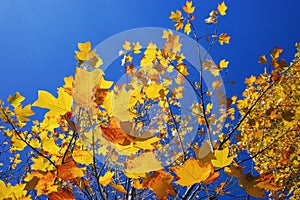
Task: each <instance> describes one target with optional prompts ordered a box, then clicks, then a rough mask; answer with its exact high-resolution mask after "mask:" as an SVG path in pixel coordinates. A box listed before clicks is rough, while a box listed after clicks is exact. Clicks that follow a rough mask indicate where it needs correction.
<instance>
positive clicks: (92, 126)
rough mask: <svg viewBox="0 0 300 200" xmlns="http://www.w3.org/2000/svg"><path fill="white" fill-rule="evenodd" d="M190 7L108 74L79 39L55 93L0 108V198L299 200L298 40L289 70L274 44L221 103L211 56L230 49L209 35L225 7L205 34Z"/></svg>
mask: <svg viewBox="0 0 300 200" xmlns="http://www.w3.org/2000/svg"><path fill="white" fill-rule="evenodd" d="M195 9H196V7H195V5H194V4H193V2H192V1H186V3H185V4H184V5H182V7H181V8H178V9H177V10H174V11H171V12H170V16H169V18H170V20H172V21H173V22H174V28H175V30H176V31H172V30H170V29H165V30H163V31H162V32H161V40H162V41H163V43H162V45H161V44H158V43H155V41H151V40H149V42H148V43H147V44H146V45H145V44H142V42H141V41H131V40H125V41H122V42H123V43H122V45H121V46H120V47H119V48H120V49H119V55H118V56H117V57H118V58H117V59H116V60H117V62H115V63H113V64H112V66H108V65H109V63H105V60H104V59H103V58H102V55H101V54H99V53H98V51H97V47H92V44H91V43H90V42H89V41H87V42H83V43H81V42H80V43H78V49H77V50H75V56H76V59H77V61H78V62H77V64H76V67H75V68H74V71H75V72H74V75H70V76H68V77H65V78H64V85H62V86H61V87H59V88H58V89H57V94H51V93H49V92H48V91H44V90H39V91H38V98H37V99H36V101H35V102H32V103H31V104H28V105H24V104H23V101H24V99H25V97H23V96H22V95H21V94H20V93H19V92H16V93H15V94H13V95H11V96H9V97H8V98H7V100H1V102H0V131H1V134H2V135H1V137H0V140H1V143H0V178H1V179H0V198H1V199H32V198H35V197H39V198H41V199H43V198H49V199H151V198H157V199H215V198H223V197H224V198H234V199H239V198H240V199H249V198H250V197H253V198H267V197H270V198H274V199H283V198H289V199H299V198H300V181H299V171H300V166H299V155H300V150H299V149H300V146H299V145H300V140H299V130H300V122H299V119H300V109H299V106H300V44H299V43H297V44H296V54H295V56H294V60H292V61H290V62H287V61H285V60H284V59H283V58H282V54H283V49H282V48H280V47H275V48H274V49H272V50H271V51H270V54H269V55H262V56H260V57H259V58H258V63H259V64H260V65H261V69H262V70H261V71H262V73H261V74H259V75H251V76H250V77H248V78H245V90H244V91H243V93H242V94H241V95H240V94H236V95H234V96H227V95H226V92H225V90H224V87H225V85H224V82H223V81H222V76H223V75H224V74H225V73H226V72H227V70H230V66H229V61H228V60H227V59H222V60H220V61H219V62H218V63H216V64H215V63H214V61H213V60H212V59H211V58H210V56H209V53H210V52H211V49H212V48H213V47H214V46H215V45H219V46H225V45H230V39H231V36H230V34H228V33H226V32H225V31H223V32H222V31H221V32H220V30H219V29H220V28H219V20H220V19H221V18H222V17H224V16H226V14H227V12H228V11H227V10H228V7H227V5H226V2H224V1H223V2H222V3H220V4H218V5H216V7H215V9H214V10H212V11H211V12H210V13H208V16H207V19H205V21H204V23H206V24H207V25H208V26H214V27H215V28H214V31H213V33H210V34H206V35H200V34H199V33H198V32H197V30H196V29H195V27H194V24H193V21H194V19H195V18H197V16H196V15H194V12H195ZM177 31H180V32H181V33H179V32H177ZM185 38H190V39H191V40H192V41H193V42H194V43H195V44H196V45H195V48H192V47H191V46H187V47H186V46H185V45H187V44H188V43H187V42H184V41H186V40H185ZM201 42H206V43H208V44H209V49H208V50H207V51H203V48H202V47H201V45H200V43H201ZM184 48H185V49H188V50H183V49H184ZM190 51H193V52H194V53H195V55H196V59H195V60H197V62H196V63H197V64H196V65H194V63H193V62H192V61H191V59H190V55H187V53H186V52H190ZM116 63H117V64H116ZM116 65H118V66H116ZM107 67H110V69H111V67H113V70H112V71H109V70H106V69H107ZM112 74H113V75H112ZM116 74H117V75H116ZM114 79H115V80H114ZM231 84H234V82H231ZM239 96H241V98H239ZM32 107H36V109H37V110H38V112H41V113H43V117H42V118H38V117H37V116H36V114H35V112H34V111H33V110H32Z"/></svg>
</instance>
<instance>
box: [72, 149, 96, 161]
mask: <svg viewBox="0 0 300 200" xmlns="http://www.w3.org/2000/svg"><path fill="white" fill-rule="evenodd" d="M72 156H73V158H74V160H75V162H77V163H80V164H85V165H89V164H92V163H93V156H92V155H91V152H89V151H88V150H80V149H76V150H75V151H74V153H73V154H72Z"/></svg>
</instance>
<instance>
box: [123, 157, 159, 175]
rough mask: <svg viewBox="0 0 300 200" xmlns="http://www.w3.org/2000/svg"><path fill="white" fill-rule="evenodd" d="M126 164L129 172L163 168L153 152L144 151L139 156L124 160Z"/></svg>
mask: <svg viewBox="0 0 300 200" xmlns="http://www.w3.org/2000/svg"><path fill="white" fill-rule="evenodd" d="M124 166H125V170H126V171H127V172H129V173H144V172H151V171H157V170H160V169H162V168H163V166H162V165H161V164H160V162H159V161H158V160H157V159H156V157H155V155H154V153H152V152H146V153H142V154H140V155H139V156H137V157H134V158H129V159H127V160H126V161H125V162H124Z"/></svg>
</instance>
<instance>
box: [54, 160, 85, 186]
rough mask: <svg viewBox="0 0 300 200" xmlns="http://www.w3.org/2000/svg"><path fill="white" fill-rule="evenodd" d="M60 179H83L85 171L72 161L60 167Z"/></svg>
mask: <svg viewBox="0 0 300 200" xmlns="http://www.w3.org/2000/svg"><path fill="white" fill-rule="evenodd" d="M57 167H58V175H57V177H58V178H61V179H63V180H70V181H72V180H73V179H75V178H78V177H83V176H84V175H85V169H84V168H79V167H77V165H76V163H75V161H73V160H72V161H70V162H67V163H64V164H62V165H58V166H57Z"/></svg>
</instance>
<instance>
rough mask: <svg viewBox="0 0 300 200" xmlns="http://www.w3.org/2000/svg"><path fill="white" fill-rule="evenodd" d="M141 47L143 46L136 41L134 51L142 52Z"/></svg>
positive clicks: (136, 52)
mask: <svg viewBox="0 0 300 200" xmlns="http://www.w3.org/2000/svg"><path fill="white" fill-rule="evenodd" d="M141 48H142V46H141V45H140V43H139V42H136V43H135V44H134V45H133V47H132V51H133V53H135V54H139V53H141Z"/></svg>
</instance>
